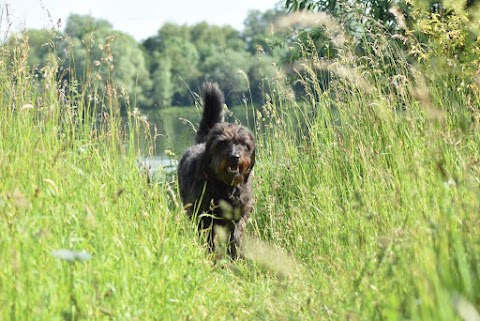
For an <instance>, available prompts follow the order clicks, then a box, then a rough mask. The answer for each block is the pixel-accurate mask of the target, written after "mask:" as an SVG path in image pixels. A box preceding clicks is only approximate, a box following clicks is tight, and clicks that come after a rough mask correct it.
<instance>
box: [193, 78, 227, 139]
mask: <svg viewBox="0 0 480 321" xmlns="http://www.w3.org/2000/svg"><path fill="white" fill-rule="evenodd" d="M202 95H203V114H202V120H200V126H199V127H198V130H197V136H196V138H195V141H196V143H197V144H200V143H203V142H205V140H206V138H207V134H208V132H209V131H210V129H212V127H213V126H214V125H215V124H216V123H221V122H223V105H224V103H225V100H224V97H223V93H222V91H221V90H220V87H219V86H218V84H217V83H212V82H208V81H207V82H205V83H203V86H202Z"/></svg>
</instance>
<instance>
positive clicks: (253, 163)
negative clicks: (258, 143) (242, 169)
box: [250, 143, 256, 169]
mask: <svg viewBox="0 0 480 321" xmlns="http://www.w3.org/2000/svg"><path fill="white" fill-rule="evenodd" d="M255 150H256V148H255V143H254V145H253V150H252V156H251V157H250V158H251V162H250V169H252V168H253V166H254V165H255Z"/></svg>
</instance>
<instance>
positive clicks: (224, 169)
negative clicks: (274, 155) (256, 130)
mask: <svg viewBox="0 0 480 321" xmlns="http://www.w3.org/2000/svg"><path fill="white" fill-rule="evenodd" d="M206 153H207V155H208V158H209V169H210V172H213V174H214V175H215V176H216V178H217V179H219V180H221V181H223V182H224V183H225V184H227V185H229V186H237V185H239V184H242V183H244V182H245V181H246V180H247V178H248V176H249V175H250V172H251V170H252V168H253V166H254V165H255V140H254V138H253V134H252V133H251V131H250V130H248V129H247V128H245V127H242V126H238V125H235V124H230V123H217V124H216V125H215V126H213V127H212V129H211V130H210V132H209V133H208V137H207V141H206Z"/></svg>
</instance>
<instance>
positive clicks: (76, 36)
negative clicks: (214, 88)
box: [5, 9, 282, 108]
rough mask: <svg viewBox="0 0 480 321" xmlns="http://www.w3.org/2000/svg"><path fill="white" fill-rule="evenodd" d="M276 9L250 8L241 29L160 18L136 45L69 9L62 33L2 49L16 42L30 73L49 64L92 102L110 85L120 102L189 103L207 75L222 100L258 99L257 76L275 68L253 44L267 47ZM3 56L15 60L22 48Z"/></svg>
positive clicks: (20, 38)
mask: <svg viewBox="0 0 480 321" xmlns="http://www.w3.org/2000/svg"><path fill="white" fill-rule="evenodd" d="M281 14H282V11H281V10H280V9H272V10H269V11H267V12H259V11H252V12H251V13H250V14H249V15H248V17H247V18H246V20H245V29H244V31H242V32H240V31H238V30H235V29H234V28H233V27H231V26H216V25H210V24H208V23H206V22H202V23H198V24H195V25H178V24H174V23H166V24H164V25H163V26H162V27H161V28H160V29H159V30H158V32H157V34H156V35H154V36H151V37H149V38H147V39H146V40H144V41H143V42H141V43H137V42H136V40H135V39H134V38H133V37H132V36H130V35H129V34H127V33H125V32H122V31H118V30H115V29H114V28H113V26H112V25H111V24H110V23H109V22H108V21H106V20H103V19H96V18H94V17H91V16H88V15H78V14H72V15H70V16H69V17H68V19H67V21H66V26H65V29H64V31H63V32H61V31H59V30H49V31H46V30H26V31H25V32H23V33H22V34H20V35H12V36H11V37H10V39H9V41H8V43H7V45H6V46H5V47H6V48H18V47H22V44H23V47H24V48H26V49H25V53H24V55H25V56H27V62H28V66H29V67H30V68H31V70H32V74H33V75H35V77H36V78H37V79H42V78H44V77H46V76H47V75H48V71H49V70H51V69H52V67H53V68H55V69H57V70H58V72H57V78H58V79H57V80H58V81H59V82H60V83H62V82H63V83H64V84H65V90H70V91H72V90H76V91H80V89H79V87H80V88H88V89H93V92H96V91H97V92H98V94H97V97H87V99H91V100H93V99H97V100H101V99H102V98H104V97H105V96H108V94H109V93H108V90H109V88H110V87H113V86H114V87H115V88H117V89H118V90H119V92H118V93H117V96H118V98H120V101H121V102H122V105H124V106H122V107H125V106H127V105H132V106H138V107H141V108H165V107H169V106H189V105H192V103H193V102H194V99H195V97H194V94H193V93H194V92H198V89H199V88H200V86H201V83H202V82H203V81H204V80H205V79H208V80H213V81H217V82H219V83H221V84H222V88H223V90H224V91H225V93H226V102H227V104H229V105H237V104H240V103H242V102H243V101H245V100H248V101H249V102H253V103H254V104H257V103H261V102H262V100H263V98H262V96H263V95H262V93H261V91H262V82H264V81H265V79H266V77H267V76H268V75H270V76H272V75H273V74H274V70H275V68H274V65H275V64H274V61H275V58H274V53H273V51H272V50H270V49H260V48H267V47H268V45H267V38H268V37H269V31H268V26H269V23H270V21H272V19H275V17H276V16H279V15H281ZM12 43H15V45H12ZM19 44H20V46H18V45H19ZM259 55H261V57H260V56H259ZM278 55H281V53H279V54H278ZM278 55H277V56H278ZM9 56H10V60H11V62H12V63H15V60H17V59H20V56H21V54H20V53H18V52H10V53H9ZM89 91H90V92H92V90H89Z"/></svg>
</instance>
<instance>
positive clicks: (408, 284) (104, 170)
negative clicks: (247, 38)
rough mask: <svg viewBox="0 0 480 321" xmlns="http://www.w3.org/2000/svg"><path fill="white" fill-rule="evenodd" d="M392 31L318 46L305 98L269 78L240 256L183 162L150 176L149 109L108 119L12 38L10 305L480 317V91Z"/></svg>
mask: <svg viewBox="0 0 480 321" xmlns="http://www.w3.org/2000/svg"><path fill="white" fill-rule="evenodd" d="M379 37H381V35H379ZM377 40H378V42H377ZM382 43H388V42H382V41H381V39H380V40H379V39H373V40H372V48H373V49H372V52H366V53H365V54H364V56H362V57H361V58H357V57H353V56H352V52H353V51H352V50H351V48H347V47H345V48H344V52H340V53H339V55H338V58H336V60H335V61H331V62H328V66H325V62H324V61H322V60H319V59H318V57H316V56H314V55H313V56H312V55H308V54H306V55H305V56H304V57H303V58H302V59H301V60H300V62H299V64H298V66H297V67H298V68H299V69H301V70H302V73H299V76H298V83H300V84H302V85H303V86H304V87H305V88H306V95H305V96H304V97H302V98H300V99H299V98H297V99H295V97H294V96H293V94H292V89H291V88H290V87H289V86H290V85H289V84H288V83H287V82H286V81H284V78H282V77H278V75H277V77H276V78H275V79H270V81H269V82H268V86H267V87H266V91H265V95H266V96H268V99H267V100H266V103H265V104H264V106H262V107H261V109H259V110H257V111H256V112H255V113H254V115H255V117H253V118H254V119H250V120H249V121H250V122H252V124H254V126H252V127H253V128H254V131H255V134H256V139H257V145H258V154H257V157H258V164H257V165H256V168H255V183H254V189H255V198H256V206H255V209H254V212H253V215H252V220H251V222H250V224H249V230H248V235H249V238H248V242H247V244H246V248H245V256H246V258H245V259H244V260H240V261H237V262H228V261H217V260H215V259H214V258H213V257H211V256H208V255H207V254H206V252H205V249H204V248H203V246H202V244H201V241H200V240H199V239H198V237H197V234H196V228H195V226H194V224H192V222H190V221H189V220H188V219H187V218H186V216H185V214H184V211H183V209H182V206H181V204H180V199H179V195H178V190H177V186H176V181H175V177H174V176H167V178H166V179H163V180H161V181H159V182H155V183H153V184H152V183H149V182H148V180H147V179H146V175H145V173H144V171H143V170H142V169H141V168H139V166H138V158H139V156H141V155H140V154H141V152H140V151H139V150H138V149H137V148H136V146H139V143H138V140H139V136H140V135H146V136H147V141H151V144H152V146H153V144H154V141H155V140H156V139H162V138H161V137H156V136H155V135H152V134H151V130H150V128H148V123H147V122H145V121H144V119H142V117H140V115H139V113H138V112H137V111H136V110H135V109H133V108H132V109H131V110H129V113H128V115H127V116H126V118H123V119H122V118H121V117H120V115H119V114H118V113H117V112H115V110H116V109H115V108H111V109H109V111H108V112H104V113H103V114H102V115H101V120H102V126H94V125H93V124H96V123H97V121H98V119H97V118H96V113H95V112H94V111H95V110H93V111H92V110H91V105H90V104H88V103H86V102H87V99H85V97H87V96H88V92H80V93H72V92H68V91H67V92H66V97H64V96H62V95H60V94H59V91H60V89H59V88H60V87H61V86H60V85H59V84H58V83H57V81H56V78H55V75H54V73H53V72H51V71H49V70H48V69H46V70H45V71H44V73H43V75H42V77H38V75H37V76H36V75H35V74H33V73H32V72H31V71H29V70H28V68H26V60H25V59H26V58H25V57H26V56H27V55H28V46H21V47H17V48H8V50H7V51H8V54H10V53H11V52H14V56H13V57H14V61H13V62H12V63H6V61H7V60H6V58H5V57H6V56H7V53H6V51H4V52H2V57H3V59H2V63H1V64H0V86H1V94H0V181H1V184H0V231H1V232H0V257H1V260H0V319H1V320H449V321H451V320H465V321H467V320H479V319H480V314H479V313H478V309H477V307H479V306H480V282H479V276H480V241H479V240H480V229H479V226H480V225H479V215H478V213H479V210H480V200H479V199H480V198H479V174H480V151H479V143H480V134H479V129H480V122H479V120H480V113H479V111H478V106H479V104H478V103H479V101H478V96H474V95H470V94H468V95H467V94H466V93H464V92H463V91H461V90H458V88H455V87H453V85H452V87H448V86H445V82H440V81H436V80H435V79H433V80H432V79H427V78H423V77H422V74H421V73H420V72H418V70H416V69H415V66H414V65H412V64H411V63H410V62H409V61H407V59H406V58H405V57H403V56H402V55H401V54H400V53H399V52H398V51H396V50H397V49H396V48H395V47H391V46H390V45H385V46H384V47H382V46H383V45H381V44H382ZM379 54H381V56H379ZM365 60H370V61H371V62H372V64H371V65H368V64H367V66H370V67H365V66H366V65H365V64H363V62H364V61H365ZM373 62H376V63H379V64H380V67H375V65H374V64H373ZM326 67H328V68H329V70H330V71H331V72H332V73H333V74H335V75H336V77H335V79H334V80H332V81H331V84H330V87H329V89H328V90H326V91H325V90H321V89H320V88H321V86H320V84H319V83H318V78H317V77H316V72H315V71H316V70H318V68H326ZM387 67H388V68H387ZM52 68H53V67H52ZM386 69H388V75H384V74H382V73H380V72H379V70H386ZM279 72H280V71H279ZM392 80H395V81H392ZM390 83H392V84H393V85H391V86H390V87H388V90H387V89H386V87H387V86H386V84H390ZM74 94H75V97H73V95H74ZM104 94H105V97H106V98H107V99H108V101H109V102H110V103H111V104H116V101H117V97H116V95H115V93H112V92H111V91H109V90H105V92H104ZM245 108H253V107H252V106H249V105H246V106H245ZM126 127H128V128H129V130H128V131H126V130H125V128H126ZM179 156H180V155H176V157H179Z"/></svg>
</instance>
